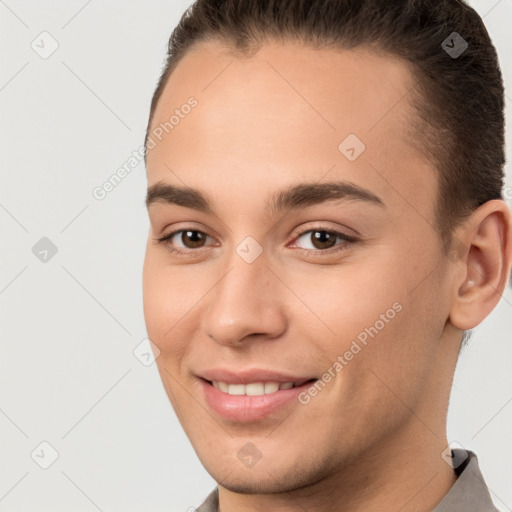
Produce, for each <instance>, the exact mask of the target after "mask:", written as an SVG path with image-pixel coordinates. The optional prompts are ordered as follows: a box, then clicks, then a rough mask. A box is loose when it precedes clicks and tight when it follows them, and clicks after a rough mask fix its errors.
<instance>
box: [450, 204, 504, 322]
mask: <svg viewBox="0 0 512 512" xmlns="http://www.w3.org/2000/svg"><path fill="white" fill-rule="evenodd" d="M511 218H512V216H511V212H510V209H509V207H508V205H507V204H506V203H505V201H503V200H500V199H493V200H491V201H487V202H486V203H484V204H483V205H482V206H480V207H479V208H477V209H476V210H475V211H474V212H473V213H472V214H471V216H470V217H469V218H468V219H467V220H466V221H465V222H464V225H463V227H462V228H461V229H460V230H457V234H456V236H455V237H454V243H455V245H456V246H457V248H458V249H461V248H462V250H458V251H457V253H458V261H454V262H453V264H454V265H457V266H461V268H460V269H459V270H460V271H458V272H454V275H455V276H456V278H455V280H454V282H453V293H452V307H451V310H450V317H449V319H450V321H451V323H452V324H453V325H454V326H455V327H457V328H459V329H462V330H465V331H466V330H469V329H473V328H474V327H476V326H477V325H478V324H480V323H481V322H482V320H484V318H486V317H487V316H488V315H489V314H490V313H491V311H492V310H493V309H494V308H495V306H496V304H498V302H499V300H500V298H501V296H502V294H503V292H504V290H505V287H506V286H507V284H508V280H509V275H510V269H511V266H512V221H511ZM452 254H453V252H452Z"/></svg>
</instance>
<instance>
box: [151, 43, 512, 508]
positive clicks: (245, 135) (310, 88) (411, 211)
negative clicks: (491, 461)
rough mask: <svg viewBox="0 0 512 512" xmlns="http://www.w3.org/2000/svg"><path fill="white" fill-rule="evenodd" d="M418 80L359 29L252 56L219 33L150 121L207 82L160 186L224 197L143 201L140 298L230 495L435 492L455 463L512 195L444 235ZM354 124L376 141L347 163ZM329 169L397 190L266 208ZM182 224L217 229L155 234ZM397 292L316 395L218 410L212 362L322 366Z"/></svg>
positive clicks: (166, 370) (344, 499) (274, 497)
mask: <svg viewBox="0 0 512 512" xmlns="http://www.w3.org/2000/svg"><path fill="white" fill-rule="evenodd" d="M228 64H229V66H228V67H227V68H226V66H227V65H228ZM224 68H225V69H224ZM221 70H223V71H222V72H221ZM220 72H221V73H220ZM219 73H220V74H219ZM214 78H215V79H214ZM213 79H214V80H213ZM212 80H213V81H212ZM206 86H207V87H206ZM412 86H413V81H412V77H411V74H410V71H409V70H408V68H407V67H406V65H405V64H404V63H402V62H401V61H399V60H397V59H394V58H392V57H390V56H386V55H383V54H376V53H373V52H371V51H370V50H367V49H364V48H357V49H353V50H349V51H343V52H341V51H335V50H331V49H322V50H314V49H311V48H307V47H304V46H301V45H298V44H297V43H286V44H280V43H266V44H265V45H264V46H263V47H262V48H261V49H260V50H259V51H258V52H256V53H255V54H254V55H252V56H251V57H250V58H245V59H244V58H241V57H238V56H236V55H235V54H234V53H232V52H229V51H228V50H227V49H226V48H224V47H223V46H221V45H220V44H219V43H216V42H210V43H202V44H201V45H200V46H198V47H197V48H195V49H194V50H193V51H191V52H190V53H188V54H187V55H186V56H185V57H184V59H183V60H182V61H181V62H180V63H179V65H178V67H177V68H176V70H175V71H174V73H173V74H172V75H171V77H170V80H169V82H168V83H167V85H166V88H165V90H164V92H163V95H162V97H161V99H160V101H159V103H158V105H157V108H156V111H155V115H154V119H153V123H152V126H153V127H156V126H157V125H158V124H159V123H161V122H165V121H166V120H168V118H169V116H170V114H172V112H173V110H174V109H175V108H179V107H180V105H183V104H184V103H185V102H186V100H187V98H188V97H190V96H194V97H195V98H196V99H197V100H198V106H197V107H196V108H195V109H194V110H192V112H191V113H190V114H189V115H188V116H187V117H186V118H185V119H183V120H181V122H180V124H179V125H178V126H176V127H175V128H174V129H173V130H172V131H170V132H169V134H168V135H166V136H165V137H164V138H163V139H162V141H161V142H160V143H158V144H157V145H156V146H155V147H154V148H153V149H151V150H150V151H149V153H148V155H147V170H148V187H151V186H152V185H154V184H156V183H158V182H164V183H169V184H173V185H178V186H184V185H185V186H188V187H192V188H194V189H197V190H199V191H201V192H202V193H203V194H204V195H206V196H207V197H208V198H209V200H210V202H211V204H212V207H213V209H214V214H207V213H204V212H199V211H196V210H194V209H190V208H185V207H183V206H178V205H173V204H166V203H165V202H162V201H160V202H155V203H153V204H151V205H150V206H149V207H148V212H149V218H150V231H149V236H148V241H147V249H146V258H145V263H144V271H143V294H144V314H145V319H146V326H147V330H148V335H149V338H150V339H151V340H152V341H153V342H154V343H155V345H156V346H157V347H158V348H159V350H160V355H159V357H158V358H157V360H156V362H157V366H158V370H159V373H160V376H161V378H162V382H163V384H164V386H165V389H166V392H167V394H168V397H169V399H170V401H171V403H172V405H173V407H174V408H175V411H176V413H177V416H178V418H179V420H180V422H181V424H182V426H183V428H184V430H185V432H186V434H187V436H188V437H189V439H190V441H191V443H192V445H193V447H194V449H195V450H196V453H197V455H198V457H199V458H200V460H201V462H202V463H203V465H204V466H205V468H206V469H207V471H208V472H209V473H210V474H211V475H212V477H213V478H214V479H215V480H216V481H217V482H219V492H220V508H221V510H222V511H223V512H230V511H235V510H237V511H245V510H247V511H248V510H279V511H291V510H294V511H295V510H308V511H328V510H339V511H345V510H347V511H348V510H350V511H351V512H358V511H363V510H364V511H366V512H373V511H379V512H382V510H407V511H430V510H432V509H433V508H434V507H435V506H436V504H437V503H439V501H441V499H442V498H443V496H444V495H445V494H446V493H447V492H448V490H449V489H450V487H451V486H452V485H453V483H454V481H455V479H456V477H455V473H454V472H453V470H452V469H451V468H450V467H449V466H448V464H447V463H446V462H445V461H444V460H443V458H442V457H441V453H442V452H443V450H444V449H445V447H446V446H447V444H448V441H447V439H446V433H445V430H446V411H447V407H448V398H449V394H450V388H451V385H452V379H453V374H454V369H455V364H456V361H457V356H458V351H459V347H460V339H461V334H462V330H463V329H471V328H473V327H475V326H476V325H478V324H479V323H480V322H481V321H482V320H483V319H484V318H485V317H486V316H487V315H488V314H489V313H490V312H491V311H492V309H493V308H494V307H495V306H496V304H497V303H498V301H499V299H500V295H501V293H502V292H503V290H504V288H505V286H506V282H507V277H508V274H509V272H510V268H511V264H512V263H511V261H512V247H511V243H510V240H511V235H512V225H511V218H510V211H509V209H508V208H507V206H506V204H505V203H504V202H503V201H489V202H488V203H485V204H484V205H482V206H481V207H480V208H478V209H477V210H475V212H474V213H473V214H472V215H471V217H469V218H468V219H467V221H466V222H465V223H464V224H463V225H462V226H461V227H460V228H458V230H457V231H456V233H455V235H456V240H457V243H458V247H460V248H461V251H460V253H459V257H457V258H453V257H446V256H445V255H444V254H443V252H442V249H441V242H440V239H439V236H438V232H437V231H436V229H435V225H434V200H435V197H436V193H437V171H436V169H435V168H434V167H433V164H432V163H431V162H430V161H429V160H428V158H427V157H426V156H425V155H422V154H420V153H418V152H417V151H416V150H414V149H413V145H412V144H411V143H410V139H409V138H408V135H407V133H406V130H405V128H406V127H408V126H410V121H411V119H412V116H414V115H415V113H414V111H413V110H412V108H411V107H410V105H409V103H408V94H407V93H408V92H409V91H410V90H411V87H412ZM205 87H206V88H205ZM350 133H354V134H357V136H358V137H359V139H360V140H362V141H363V142H364V144H365V145H366V150H365V151H364V152H363V153H362V154H361V155H360V156H359V157H358V158H357V159H356V160H355V161H353V162H351V161H349V160H348V159H347V158H345V156H344V155H343V154H342V153H341V152H340V151H339V150H338V145H339V144H340V142H341V141H342V140H343V139H345V137H346V136H347V135H348V134H350ZM335 180H346V181H349V182H351V183H353V184H356V185H358V186H361V187H364V188H365V189H368V190H369V191H371V192H372V193H373V194H375V195H377V196H379V197H380V198H381V199H382V201H383V203H384V204H385V206H379V205H376V204H372V203H370V202H366V201H358V200H350V199H347V198H345V199H337V200H330V201H325V202H323V203H320V204H316V205H313V206H310V207H307V208H300V209H298V210H291V211H290V210H288V211H286V212H280V213H279V214H276V215H270V214H269V213H268V211H266V210H265V208H264V205H265V202H266V201H267V200H268V199H269V198H270V197H271V195H272V194H274V193H275V192H276V191H278V190H282V189H285V188H287V187H289V186H292V185H295V184H297V183H299V182H301V183H302V182H308V183H317V182H322V183H323V182H327V181H335ZM299 228H300V229H304V230H305V231H306V234H305V235H300V236H299V235H298V233H297V230H298V229H299ZM306 228H307V229H309V230H312V231H313V232H312V231H309V232H307V229H306ZM319 228H321V229H323V230H335V231H339V232H342V233H345V234H347V235H352V236H357V237H358V241H356V242H353V243H348V242H344V241H343V240H341V239H337V240H336V246H335V247H333V248H331V249H327V251H329V252H325V251H326V249H322V246H320V248H318V246H315V245H313V241H312V237H311V235H312V234H313V233H315V231H314V230H315V229H319ZM179 229H187V230H188V229H195V230H199V231H203V232H205V233H207V234H208V235H209V237H207V238H206V239H205V241H204V244H203V245H202V246H199V247H198V248H197V245H194V244H193V243H191V242H190V239H189V238H187V237H182V236H180V235H178V236H175V237H174V238H173V239H172V240H173V242H174V246H175V247H178V248H180V249H182V250H184V251H185V253H184V254H181V255H178V254H175V253H172V252H170V251H169V249H168V248H167V247H166V246H165V245H164V244H158V243H156V241H155V239H156V238H158V237H161V236H163V235H166V234H169V233H171V232H173V231H177V230H179ZM247 236H251V237H254V238H255V239H256V240H257V241H258V243H259V244H260V245H261V247H262V249H263V252H262V253H261V255H260V256H259V257H258V258H257V259H256V260H255V261H254V262H253V263H250V264H249V263H247V262H246V261H245V260H244V259H242V258H241V257H240V256H239V255H238V253H237V252H236V248H237V246H238V244H239V243H240V242H241V241H242V240H243V239H245V238H246V237H247ZM185 244H188V245H185ZM194 247H196V248H194ZM339 248H341V249H342V250H340V251H339V252H333V251H335V250H336V249H339ZM307 249H317V250H318V251H322V250H323V251H324V253H323V254H321V253H317V254H311V253H308V252H307ZM394 303H399V304H400V305H401V306H402V309H401V311H400V312H399V313H397V314H396V316H395V317H394V318H393V319H392V320H390V321H389V322H388V323H386V325H385V327H384V328H383V329H382V330H380V331H379V333H378V335H377V336H375V337H374V338H373V339H371V340H370V341H369V342H368V345H367V346H365V347H364V348H363V349H362V350H361V351H360V352H359V353H358V354H357V355H356V356H354V357H353V359H352V360H351V361H350V362H349V363H348V364H347V365H346V366H345V367H344V368H343V370H342V371H341V372H340V373H338V374H337V375H336V377H335V378H333V379H332V380H331V381H330V382H329V383H328V385H326V386H325V388H324V389H323V390H322V391H321V392H319V393H318V395H317V396H315V397H314V398H312V399H311V401H310V402H309V403H308V404H307V405H302V404H299V403H296V402H295V401H293V403H292V404H290V405H289V406H287V407H285V408H283V409H280V410H279V411H277V412H276V413H273V414H272V415H270V416H268V417H266V418H264V419H263V420H259V421H256V422H253V423H249V424H248V423H238V422H234V421H227V420H224V419H222V418H221V417H220V416H217V415H216V414H215V413H214V412H213V411H212V410H211V409H209V407H208V405H207V403H206V401H205V399H204V396H203V394H202V392H201V386H200V385H199V381H198V378H197V377H196V374H197V373H198V372H200V371H201V370H204V369H206V368H211V367H214V366H216V367H218V366H229V367H231V368H241V367H243V368H254V367H258V368H270V369H273V370H276V371H283V372H288V373H292V374H298V375H310V376H315V377H317V378H319V377H321V376H322V374H323V373H324V372H326V371H327V369H328V368H329V367H332V365H333V363H334V362H335V361H336V360H337V357H338V356H339V355H340V354H344V353H345V351H347V350H348V349H349V348H350V345H351V343H352V341H353V340H354V339H356V337H357V335H358V334H359V333H360V332H362V331H364V329H365V328H368V327H370V326H373V325H374V324H375V322H376V321H377V320H378V319H379V318H380V315H381V314H384V313H385V312H386V311H387V310H388V309H389V308H391V307H392V305H393V304H394ZM247 442H251V443H253V444H254V445H255V446H256V447H257V449H258V450H259V451H260V452H261V459H260V460H259V461H258V462H257V463H256V464H255V465H254V466H252V467H246V466H245V465H244V464H242V463H241V462H240V460H239V459H238V457H237V453H238V451H239V450H240V449H241V448H242V447H243V446H244V445H245V444H246V443H247Z"/></svg>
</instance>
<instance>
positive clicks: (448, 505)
mask: <svg viewBox="0 0 512 512" xmlns="http://www.w3.org/2000/svg"><path fill="white" fill-rule="evenodd" d="M467 454H468V455H469V456H468V457H467V458H466V460H465V461H464V462H463V463H462V464H461V465H460V466H458V467H457V468H456V469H455V472H456V473H457V477H458V478H457V480H456V482H455V483H454V484H453V486H452V488H451V489H450V490H449V491H448V493H447V494H446V495H445V497H444V498H443V499H442V500H441V502H440V503H439V504H438V505H437V507H436V508H435V509H434V510H433V511H432V512H498V509H497V508H496V507H495V506H494V505H493V503H492V500H491V496H490V494H489V490H488V489H487V485H486V484H485V481H484V479H483V477H482V473H481V472H480V468H479V467H478V459H477V457H476V455H475V454H474V453H473V452H470V451H468V452H467ZM453 455H454V456H453V460H456V459H457V458H459V457H460V458H461V459H462V458H464V457H465V455H466V452H464V450H460V449H454V450H453ZM197 512H219V488H218V487H215V489H214V490H213V491H212V492H211V493H210V494H209V495H208V497H207V498H206V500H205V501H204V502H203V503H202V504H201V506H200V507H199V508H198V509H197Z"/></svg>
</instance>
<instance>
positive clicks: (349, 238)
mask: <svg viewBox="0 0 512 512" xmlns="http://www.w3.org/2000/svg"><path fill="white" fill-rule="evenodd" d="M185 231H193V232H197V233H201V234H202V235H205V236H207V237H210V238H213V237H211V236H210V235H209V234H208V233H206V232H204V231H201V230H200V229H187V228H184V229H178V230H176V231H173V232H172V233H169V234H168V235H164V236H162V237H161V238H156V239H155V240H156V243H157V244H163V245H165V246H166V249H167V250H168V251H169V252H171V253H174V254H177V255H186V254H190V253H191V252H195V251H197V250H198V249H202V248H203V247H204V246H202V247H199V248H198V249H187V250H183V249H178V248H176V247H173V246H172V245H171V244H170V240H171V239H172V238H173V237H174V236H175V235H177V234H178V233H183V232H185ZM314 232H322V233H328V234H330V235H335V236H336V238H340V239H341V240H343V241H344V242H346V243H343V244H337V245H335V246H334V247H329V248H328V249H302V248H300V247H299V249H301V250H302V251H304V252H305V253H306V254H307V255H321V254H334V253H339V252H341V251H344V250H346V247H345V246H346V245H347V244H353V243H355V242H357V241H358V239H357V238H355V237H353V236H349V235H346V234H345V233H342V232H340V231H336V230H333V229H327V228H323V227H317V228H309V229H303V230H301V231H300V232H299V233H297V235H296V236H295V238H294V240H295V241H296V240H297V239H298V238H300V237H301V236H302V235H305V234H306V233H314ZM336 247H338V248H337V249H336Z"/></svg>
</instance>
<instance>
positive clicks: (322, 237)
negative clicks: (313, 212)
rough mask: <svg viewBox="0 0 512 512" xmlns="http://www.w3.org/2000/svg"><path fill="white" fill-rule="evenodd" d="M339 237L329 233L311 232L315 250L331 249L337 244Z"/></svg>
mask: <svg viewBox="0 0 512 512" xmlns="http://www.w3.org/2000/svg"><path fill="white" fill-rule="evenodd" d="M336 238H337V235H336V234H335V233H331V232H329V231H311V242H312V244H313V247H314V248H315V249H330V248H331V247H333V246H334V245H335V243H336Z"/></svg>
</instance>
